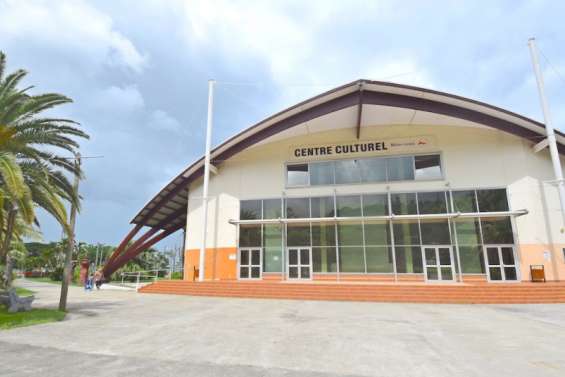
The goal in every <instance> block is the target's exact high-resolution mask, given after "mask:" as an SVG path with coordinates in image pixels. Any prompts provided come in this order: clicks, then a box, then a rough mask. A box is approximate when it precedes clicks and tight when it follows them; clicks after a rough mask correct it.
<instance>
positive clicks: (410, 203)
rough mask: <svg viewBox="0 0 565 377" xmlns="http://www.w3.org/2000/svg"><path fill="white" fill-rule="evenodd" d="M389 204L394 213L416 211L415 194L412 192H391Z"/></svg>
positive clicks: (404, 213) (412, 212)
mask: <svg viewBox="0 0 565 377" xmlns="http://www.w3.org/2000/svg"><path fill="white" fill-rule="evenodd" d="M390 205H391V207H392V208H391V210H392V213H394V214H395V215H415V214H416V213H417V207H416V194H415V193H413V192H412V193H403V194H391V195H390Z"/></svg>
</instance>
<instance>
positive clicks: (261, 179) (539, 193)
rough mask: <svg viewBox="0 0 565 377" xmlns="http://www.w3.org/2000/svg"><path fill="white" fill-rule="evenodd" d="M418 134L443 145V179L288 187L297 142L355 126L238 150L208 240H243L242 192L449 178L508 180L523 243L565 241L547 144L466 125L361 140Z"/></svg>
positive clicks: (196, 202) (220, 188)
mask: <svg viewBox="0 0 565 377" xmlns="http://www.w3.org/2000/svg"><path fill="white" fill-rule="evenodd" d="M413 136H416V137H417V136H433V137H435V140H436V145H435V146H431V147H428V148H427V149H424V150H423V149H418V150H416V151H415V153H422V152H427V151H430V152H432V151H433V152H440V153H441V154H442V161H443V164H444V166H443V167H444V176H445V180H442V181H430V182H414V181H412V182H391V183H381V184H355V185H336V186H331V187H314V188H288V189H287V188H285V171H284V168H285V166H284V164H285V162H287V161H289V160H291V158H290V147H291V146H296V145H315V144H320V143H326V142H344V141H355V130H354V129H351V128H350V129H340V130H335V131H329V132H321V133H314V134H309V135H307V136H304V135H302V136H298V137H294V138H289V139H285V140H282V141H277V142H273V143H269V144H262V145H260V146H256V147H252V148H250V149H248V150H246V151H244V152H242V153H240V154H238V155H237V156H235V157H234V158H232V159H230V160H229V161H226V162H224V163H222V164H221V165H220V166H219V174H218V175H216V176H214V175H211V180H210V197H211V199H210V204H209V217H208V218H209V226H208V232H207V234H208V235H207V241H206V242H207V245H206V246H207V247H209V248H214V247H235V246H236V245H237V239H236V227H235V226H234V225H231V224H229V223H228V220H229V219H238V217H239V214H238V213H239V200H240V199H261V198H276V197H281V195H282V193H283V191H284V192H285V193H286V195H287V196H314V195H331V194H332V193H333V190H334V189H335V190H337V193H338V194H340V193H360V192H372V191H374V192H385V191H386V189H387V186H390V190H391V191H393V192H394V191H419V190H435V189H438V190H443V189H446V185H447V184H449V185H450V186H451V187H452V188H453V189H458V188H461V189H463V188H481V187H484V188H489V187H508V192H509V202H510V208H511V209H512V210H517V209H528V210H529V211H530V213H529V214H528V215H526V216H522V217H519V218H517V219H516V226H517V230H518V236H519V242H520V243H536V244H540V243H565V237H564V236H563V233H562V232H561V220H560V214H559V202H558V200H559V199H558V196H557V190H556V189H555V187H554V186H552V185H550V184H547V183H544V182H545V181H549V180H552V179H553V173H552V168H551V160H550V159H549V153H548V151H547V149H546V150H544V151H542V152H540V153H538V154H534V153H533V152H532V150H531V145H532V144H533V143H529V142H528V141H526V140H524V139H522V138H519V137H515V136H512V135H509V134H506V133H503V132H500V131H497V130H493V129H487V128H482V127H481V128H479V127H462V126H415V125H393V126H375V127H368V126H364V128H363V137H362V140H382V139H387V138H399V137H413ZM383 155H386V154H383ZM201 189H202V185H201V180H199V181H196V182H194V183H193V184H192V185H191V187H190V190H189V205H188V217H187V243H186V245H187V249H195V248H199V247H200V243H201V232H202V228H201V226H202V201H201V199H200V198H201V196H202V192H201ZM544 198H545V199H546V200H545V201H544ZM546 207H547V208H546Z"/></svg>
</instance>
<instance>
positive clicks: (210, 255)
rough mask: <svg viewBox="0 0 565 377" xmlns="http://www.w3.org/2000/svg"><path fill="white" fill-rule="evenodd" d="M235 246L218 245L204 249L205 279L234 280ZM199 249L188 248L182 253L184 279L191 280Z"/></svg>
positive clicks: (235, 272)
mask: <svg viewBox="0 0 565 377" xmlns="http://www.w3.org/2000/svg"><path fill="white" fill-rule="evenodd" d="M236 256H237V248H235V247H220V248H209V249H206V256H205V266H204V269H205V275H204V278H205V280H235V279H237V259H236ZM199 263H200V250H199V249H189V250H186V251H185V254H184V270H185V271H186V273H185V275H184V276H185V280H191V281H192V280H193V279H194V276H193V271H194V268H196V269H198V266H199Z"/></svg>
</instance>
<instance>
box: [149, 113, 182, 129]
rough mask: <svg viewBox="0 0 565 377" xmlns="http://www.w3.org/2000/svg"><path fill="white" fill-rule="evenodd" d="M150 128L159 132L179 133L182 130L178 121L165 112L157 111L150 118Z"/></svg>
mask: <svg viewBox="0 0 565 377" xmlns="http://www.w3.org/2000/svg"><path fill="white" fill-rule="evenodd" d="M149 127H151V128H153V129H155V130H159V131H172V132H177V131H180V130H181V125H180V123H179V121H178V120H176V119H175V118H173V117H172V116H170V115H169V114H167V113H166V112H165V111H163V110H155V111H152V112H151V115H150V116H149Z"/></svg>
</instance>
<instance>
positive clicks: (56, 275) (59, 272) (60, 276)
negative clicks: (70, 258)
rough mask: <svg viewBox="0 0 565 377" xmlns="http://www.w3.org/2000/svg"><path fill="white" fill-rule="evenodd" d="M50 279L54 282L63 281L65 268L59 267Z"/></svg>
mask: <svg viewBox="0 0 565 377" xmlns="http://www.w3.org/2000/svg"><path fill="white" fill-rule="evenodd" d="M49 278H50V279H51V280H53V281H63V267H57V268H55V269H54V270H53V271H51V273H50V274H49Z"/></svg>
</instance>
